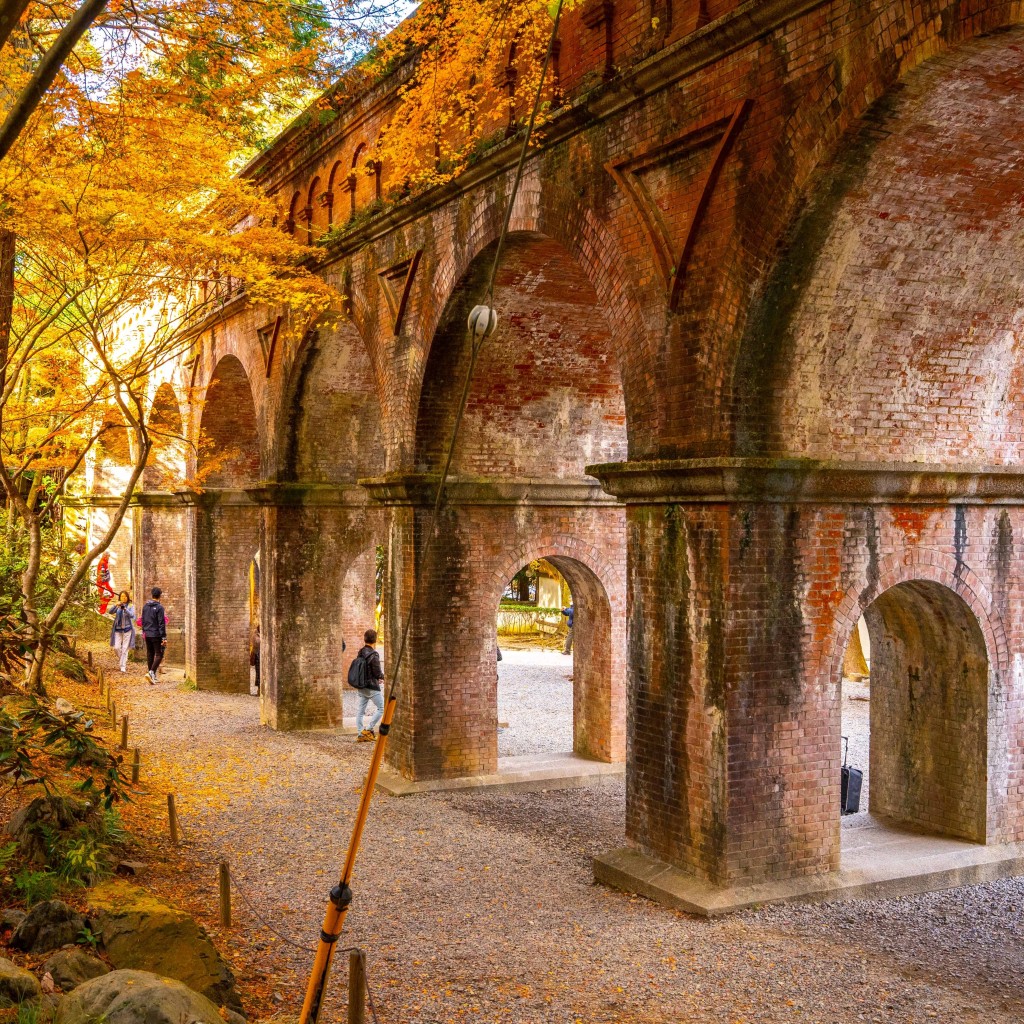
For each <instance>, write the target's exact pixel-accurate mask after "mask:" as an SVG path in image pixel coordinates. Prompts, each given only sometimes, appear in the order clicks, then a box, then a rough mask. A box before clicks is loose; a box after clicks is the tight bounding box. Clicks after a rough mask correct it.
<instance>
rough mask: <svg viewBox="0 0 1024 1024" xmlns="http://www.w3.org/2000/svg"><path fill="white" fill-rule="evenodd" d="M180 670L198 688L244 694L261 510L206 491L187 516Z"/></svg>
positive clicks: (226, 494)
mask: <svg viewBox="0 0 1024 1024" xmlns="http://www.w3.org/2000/svg"><path fill="white" fill-rule="evenodd" d="M187 523H188V526H187V547H188V551H187V558H186V562H185V565H186V573H187V580H188V583H187V601H188V604H187V608H186V622H185V636H186V644H185V671H186V674H187V675H188V677H189V678H190V679H193V680H194V681H195V683H196V685H197V686H198V687H199V688H200V689H203V690H226V691H229V692H232V693H248V692H249V634H250V625H249V621H250V609H249V569H250V564H251V562H252V559H253V557H254V556H255V554H256V552H257V551H258V550H259V545H260V510H259V508H258V507H257V506H255V505H253V504H252V503H251V502H249V501H248V500H247V499H246V498H245V497H244V496H236V495H232V494H230V493H229V492H217V491H207V492H205V493H204V494H203V495H201V496H200V498H199V501H198V503H197V504H195V505H193V506H191V507H190V508H189V510H188V514H187Z"/></svg>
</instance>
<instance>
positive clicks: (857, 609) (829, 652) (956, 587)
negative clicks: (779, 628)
mask: <svg viewBox="0 0 1024 1024" xmlns="http://www.w3.org/2000/svg"><path fill="white" fill-rule="evenodd" d="M915 580H927V581H930V582H933V583H940V584H942V586H944V587H946V588H947V589H949V590H951V591H952V592H953V593H954V594H956V595H957V596H958V597H960V598H961V599H962V600H963V601H964V603H965V604H966V605H967V606H968V608H970V610H971V611H972V612H973V613H974V616H975V618H977V620H978V625H979V627H980V629H981V632H982V635H983V636H984V638H985V646H986V649H987V651H988V658H989V663H990V665H992V667H993V669H994V670H995V671H997V672H999V673H1000V675H1001V676H1002V677H1003V678H1008V673H1009V670H1010V647H1009V642H1008V641H1007V637H1006V629H1005V626H1004V624H1003V621H1002V618H1001V617H1000V615H999V613H998V612H997V611H996V609H995V605H994V602H993V600H992V595H991V593H990V592H989V589H988V587H987V586H986V585H985V581H984V580H983V579H982V578H981V577H980V576H979V575H978V573H977V572H975V571H974V570H973V569H971V568H970V567H969V566H967V565H966V564H965V563H963V562H957V560H956V559H955V558H954V557H952V556H951V555H949V554H947V553H946V552H944V551H941V550H938V549H936V548H928V547H914V548H913V549H911V550H910V551H908V552H906V553H904V554H902V555H890V556H888V557H887V558H885V559H883V562H882V565H881V571H880V574H879V577H878V581H877V583H875V585H874V586H872V587H871V588H870V589H869V590H867V591H866V592H865V590H864V587H863V586H862V585H861V584H857V583H855V584H853V585H852V586H850V588H849V589H848V590H847V591H846V593H845V594H844V595H843V597H842V599H841V600H840V602H839V604H838V606H837V608H836V611H835V615H834V618H833V624H832V628H831V630H830V632H829V634H828V636H827V638H826V640H825V643H824V644H823V646H822V651H823V657H822V660H821V661H820V662H819V666H818V672H817V677H818V678H819V679H822V678H823V673H824V672H827V675H826V676H824V681H827V685H833V684H837V683H838V681H839V680H840V678H841V676H842V671H843V656H844V654H845V653H846V648H847V646H848V644H849V642H850V636H851V635H852V633H853V630H854V629H856V627H857V622H858V621H859V620H860V617H861V616H862V615H863V614H864V611H865V609H866V608H868V606H869V605H871V604H873V603H874V601H875V600H876V599H877V598H879V597H880V596H881V595H882V594H883V593H885V591H887V590H890V589H891V588H892V587H895V586H897V585H898V584H900V583H911V582H914V581H915Z"/></svg>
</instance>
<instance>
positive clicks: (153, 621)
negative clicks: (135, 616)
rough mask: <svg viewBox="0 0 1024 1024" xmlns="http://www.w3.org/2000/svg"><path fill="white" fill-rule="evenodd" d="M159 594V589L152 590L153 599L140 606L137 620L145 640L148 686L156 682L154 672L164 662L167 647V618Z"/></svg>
mask: <svg viewBox="0 0 1024 1024" xmlns="http://www.w3.org/2000/svg"><path fill="white" fill-rule="evenodd" d="M161 593H162V591H161V590H160V588H159V587H154V588H153V590H152V594H153V599H152V600H151V601H147V602H146V603H145V604H144V605H143V606H142V616H141V618H140V619H139V625H140V626H141V627H142V635H143V636H144V637H145V638H146V663H147V665H148V666H149V671H147V672H146V677H147V678H148V679H149V682H150V685H152V684H153V683H155V682H156V671H157V669H158V668H159V667H160V662H161V661H163V660H164V648H165V647H166V646H167V616H166V615H165V614H164V606H163V605H162V604H161V603H160V595H161Z"/></svg>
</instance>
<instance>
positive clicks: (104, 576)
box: [96, 551, 116, 615]
mask: <svg viewBox="0 0 1024 1024" xmlns="http://www.w3.org/2000/svg"><path fill="white" fill-rule="evenodd" d="M96 589H97V590H98V591H99V592H100V615H106V614H107V606H108V605H109V604H110V599H111V598H112V597H114V596H116V595H115V594H114V587H113V585H112V584H111V582H110V555H108V554H107V553H106V552H105V551H104V552H103V554H102V555H101V556H100V561H99V565H97V566H96Z"/></svg>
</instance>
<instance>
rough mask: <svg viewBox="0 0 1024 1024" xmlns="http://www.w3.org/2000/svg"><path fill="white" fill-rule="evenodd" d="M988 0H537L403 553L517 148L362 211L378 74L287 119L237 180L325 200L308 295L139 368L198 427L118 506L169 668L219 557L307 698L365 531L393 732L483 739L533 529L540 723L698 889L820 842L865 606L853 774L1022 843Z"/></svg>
mask: <svg viewBox="0 0 1024 1024" xmlns="http://www.w3.org/2000/svg"><path fill="white" fill-rule="evenodd" d="M655 19H656V20H655ZM1022 21H1024V5H1022V4H1021V3H1005V2H986V0H961V2H955V3H953V2H945V0H927V2H920V0H904V2H881V0H859V2H852V0H824V2H822V0H754V2H749V3H746V4H743V5H742V6H733V5H732V4H730V2H729V0H700V3H699V4H698V3H696V2H694V0H688V2H686V3H680V2H679V0H604V2H600V0H588V2H587V3H586V4H585V5H584V6H582V8H579V9H577V10H576V11H574V12H573V13H572V15H571V16H569V17H568V18H567V20H566V22H565V24H564V25H563V31H562V39H561V48H560V51H559V58H560V68H559V74H560V77H561V85H562V88H563V90H564V96H565V101H564V103H563V105H562V107H561V108H560V109H559V110H558V112H557V114H556V116H555V117H554V119H553V122H552V123H551V124H550V126H549V127H548V129H547V131H546V135H545V141H544V144H543V146H542V147H541V148H539V149H538V150H537V151H536V152H535V153H534V154H533V155H532V157H531V159H530V160H529V161H528V164H527V167H526V173H525V178H524V183H523V187H522V190H521V192H520V194H519V196H518V198H517V201H516V203H515V207H514V211H513V214H512V220H511V225H512V235H511V236H510V243H509V246H508V250H507V252H506V255H505V257H504V259H503V261H502V264H501V268H500V273H499V277H498V287H497V293H496V306H497V308H498V310H499V313H500V316H501V324H500V327H499V332H498V334H497V335H496V336H495V338H494V339H492V341H491V342H490V343H489V346H488V347H487V348H486V349H485V350H484V354H483V355H482V357H481V362H480V364H479V368H478V371H477V374H476V378H475V381H474V384H473V389H472V393H471V395H470V399H469V406H468V412H467V417H466V423H465V428H464V430H463V431H462V435H461V439H460V443H459V446H458V449H457V452H456V457H455V463H454V469H453V471H454V479H453V481H452V483H451V485H450V486H449V488H448V491H447V501H446V504H445V506H444V510H443V514H442V523H441V528H440V532H439V536H438V540H437V543H436V545H435V547H434V548H433V550H432V552H431V553H430V555H429V557H428V558H424V557H423V547H424V536H425V529H426V523H427V521H428V519H429V514H430V503H431V499H432V496H433V491H432V481H433V480H434V479H436V474H437V473H438V472H439V463H440V459H441V452H442V449H443V447H444V444H445V438H446V436H447V434H448V431H449V430H450V427H451V423H452V419H453V416H454V408H455V405H456V403H457V396H458V391H459V377H460V373H461V368H462V367H463V366H464V357H465V354H466V345H467V338H466V331H465V328H464V324H465V319H466V313H467V310H468V309H469V308H470V307H471V306H472V305H473V304H474V303H475V302H477V301H479V300H480V297H481V295H482V290H483V277H484V276H485V273H486V269H487V268H488V267H489V262H488V261H489V259H490V257H491V256H492V255H493V252H494V246H495V240H496V237H497V235H498V232H499V229H500V222H501V218H502V216H503V214H504V210H505V198H506V196H507V195H508V193H509V189H510V185H511V178H512V170H513V165H514V161H515V158H516V156H517V152H518V150H517V146H516V144H515V142H514V141H512V140H510V141H509V142H508V143H507V144H505V145H498V146H496V147H495V148H493V149H491V150H490V151H489V152H487V153H486V154H485V155H484V156H483V158H482V159H480V160H479V161H477V162H476V163H475V164H474V165H473V166H472V167H471V168H470V169H469V170H468V171H466V172H465V173H464V174H463V175H461V176H460V177H459V178H458V179H457V180H456V181H454V182H451V183H449V184H447V185H444V186H440V187H438V188H436V189H434V190H433V191H431V192H429V193H427V194H424V195H422V196H420V197H419V198H416V199H413V200H411V201H408V202H405V203H404V204H399V205H398V206H392V207H389V208H383V209H377V208H375V207H374V208H371V210H370V212H369V213H368V214H366V215H360V214H361V212H363V211H365V207H366V206H367V204H369V203H371V202H372V200H373V198H374V195H373V193H374V188H375V182H374V178H373V177H372V176H371V175H365V174H364V175H358V176H357V175H352V174H351V173H350V169H351V168H353V167H355V166H357V165H359V166H362V165H361V164H360V161H363V160H365V158H366V154H367V152H368V149H367V147H369V151H370V152H372V146H373V142H374V139H375V138H376V134H377V133H378V132H379V129H380V124H381V121H382V118H384V117H385V116H386V115H387V111H388V110H389V109H390V106H391V104H392V103H394V102H395V97H394V85H393V83H391V84H389V82H388V80H385V81H384V82H382V83H379V84H377V85H376V86H373V87H370V88H368V89H367V91H365V92H363V93H362V94H360V95H359V96H357V97H355V98H354V99H352V100H351V101H350V102H349V105H348V107H347V108H346V109H345V110H344V111H343V112H342V116H341V117H339V118H338V119H336V120H335V121H334V122H333V123H331V124H330V125H327V126H321V127H317V128H312V127H304V128H303V127H296V128H293V129H292V130H290V131H289V132H287V133H286V134H285V135H284V136H282V137H281V138H280V139H279V140H278V141H277V143H275V145H274V146H273V147H272V148H271V149H270V150H269V151H268V152H267V153H265V154H264V155H263V156H262V157H261V158H260V159H259V160H258V161H257V162H256V163H255V164H254V165H253V167H252V168H251V173H252V174H254V175H255V176H256V178H257V179H258V180H259V181H260V182H261V183H263V184H264V185H265V187H266V188H267V189H268V190H270V191H272V192H276V193H279V194H281V195H282V196H284V197H286V199H287V197H288V196H290V195H292V196H294V198H293V199H292V202H291V210H292V217H291V221H290V223H289V225H288V227H289V228H290V229H291V230H297V231H306V232H308V233H309V235H310V237H317V236H318V235H319V233H320V232H321V231H322V230H323V229H324V228H325V227H326V226H327V225H328V223H332V224H335V225H342V226H343V225H344V223H346V222H347V223H348V225H349V226H348V228H347V230H343V231H340V232H338V231H336V232H334V233H333V236H334V237H335V238H336V241H335V242H333V243H332V248H331V249H330V252H329V256H328V258H327V259H326V260H325V261H324V263H323V264H322V273H323V275H324V276H325V277H326V278H327V279H329V280H330V281H332V282H333V283H334V284H335V285H336V286H337V287H338V289H339V290H340V291H341V292H342V293H343V294H344V295H345V296H346V301H347V304H348V307H349V312H350V317H349V318H345V319H339V320H338V321H337V322H334V323H332V324H331V325H330V326H327V327H324V328H322V329H320V330H319V331H318V332H316V333H314V334H313V335H311V336H307V338H306V339H305V341H304V342H303V343H302V344H284V345H280V346H278V345H275V343H274V339H273V330H272V325H273V315H272V312H268V311H267V310H265V309H263V310H260V309H255V308H252V307H251V306H248V305H247V304H246V303H245V300H244V298H242V297H236V298H232V299H231V300H230V301H228V302H227V303H226V304H225V306H224V308H223V311H222V314H221V315H220V317H219V319H218V321H217V322H216V323H215V324H213V325H211V326H210V327H209V329H208V330H207V331H206V332H205V334H204V335H203V338H202V346H201V350H200V354H199V356H198V358H197V360H196V361H195V362H194V363H191V364H190V365H189V366H187V367H182V368H180V370H179V371H178V372H177V374H176V376H175V378H174V380H173V381H170V382H167V383H165V384H164V385H162V387H161V390H160V391H159V392H158V393H157V394H156V395H155V398H154V412H153V415H154V417H156V418H162V421H163V422H165V423H175V422H177V420H178V419H179V417H180V419H181V421H182V422H183V423H184V424H185V427H184V429H185V432H186V434H191V435H192V436H198V433H199V430H200V428H202V431H203V432H204V433H205V435H206V436H207V437H208V438H209V439H210V441H211V443H212V444H211V446H210V447H208V448H204V449H203V450H202V451H201V452H200V455H199V460H200V462H202V461H203V460H204V459H210V458H211V456H210V454H209V453H210V452H212V453H213V456H212V458H213V459H214V460H215V461H212V462H209V464H208V465H207V466H206V467H205V468H206V469H207V470H208V474H209V475H208V478H207V481H206V487H205V489H204V490H202V491H201V492H200V493H197V494H189V495H183V494H177V495H171V494H168V493H166V492H165V491H163V490H162V488H161V479H160V477H161V469H160V466H159V465H156V466H154V467H153V469H152V470H151V471H150V473H149V474H148V475H147V480H146V485H147V493H146V494H144V495H141V496H140V497H139V500H138V505H137V507H136V509H135V512H134V521H133V523H132V529H133V550H134V554H133V556H132V557H133V559H134V565H133V568H134V573H133V576H134V582H135V585H136V590H137V591H139V592H141V589H142V588H148V587H149V586H150V585H151V584H152V583H153V582H155V581H159V582H160V583H161V584H162V585H163V587H164V588H165V591H166V592H167V594H168V596H169V599H170V603H171V605H172V608H173V609H174V613H175V615H176V616H178V620H179V621H181V619H183V620H184V624H185V632H186V661H187V668H188V672H189V674H190V675H191V676H192V677H194V678H195V680H196V681H197V683H198V685H199V686H200V687H211V688H224V689H229V690H244V689H246V687H247V683H248V660H247V654H248V652H247V636H248V616H249V606H248V600H247V598H248V587H249V580H250V564H251V561H252V559H253V557H254V555H255V554H256V553H257V552H259V553H260V555H259V559H260V574H259V587H260V602H261V621H262V637H263V674H264V681H265V687H264V693H263V695H262V698H261V700H262V713H263V717H264V720H265V722H266V723H267V724H269V725H270V726H271V727H273V728H277V729H301V728H308V727H317V726H327V725H331V724H337V722H338V719H339V715H340V702H339V694H340V690H341V687H342V681H343V674H344V671H345V659H343V658H341V656H340V643H339V639H340V636H341V635H344V637H345V638H346V640H347V642H348V644H349V647H350V649H352V647H353V645H355V644H356V643H357V642H358V638H359V635H360V633H361V631H362V629H363V628H364V626H365V625H366V624H367V623H369V622H372V616H373V607H374V603H375V598H374V561H375V551H376V549H377V547H378V546H383V547H384V548H385V549H386V551H387V557H388V561H387V565H388V569H387V578H386V588H385V589H386V600H385V618H386V627H385V641H386V644H387V646H388V648H389V649H391V650H393V649H394V648H395V643H396V634H397V630H398V622H399V620H400V617H402V616H404V615H405V614H406V613H407V612H408V611H409V604H410V595H411V593H412V585H413V578H414V576H418V577H419V579H420V581H421V584H420V590H419V598H418V604H417V607H416V609H415V616H414V619H413V629H412V635H411V640H410V649H409V654H408V661H407V663H406V665H405V667H404V669H403V676H404V678H403V680H402V691H401V692H402V697H401V704H400V708H399V712H398V715H397V719H396V727H395V729H394V731H393V734H392V736H393V739H392V742H391V744H390V747H389V758H390V760H391V763H392V765H393V766H394V767H395V768H397V769H398V770H400V771H401V772H402V773H404V774H405V775H406V776H408V777H410V778H415V779H426V778H431V777H437V776H456V775H463V774H472V773H480V772H488V771H494V770H495V768H496V764H497V745H496V729H495V726H496V720H497V710H496V693H495V685H496V684H495V673H494V659H495V635H494V612H495V607H496V604H497V601H498V599H499V596H500V594H501V592H502V590H503V588H504V586H505V584H506V582H507V580H508V579H509V578H510V576H511V575H512V574H513V573H515V572H516V571H517V570H518V569H519V568H520V567H521V566H522V565H523V564H524V563H525V562H527V561H529V560H531V559H534V558H538V557H542V556H543V557H546V558H550V559H551V560H552V561H553V562H554V563H555V564H557V565H558V566H559V567H560V569H561V570H562V571H563V573H564V575H565V576H566V578H567V579H568V581H569V583H570V585H571V587H572V588H573V591H574V594H575V599H576V602H577V605H578V606H579V607H580V608H581V609H582V612H581V621H580V624H579V629H578V638H577V642H578V653H577V658H576V678H575V683H574V686H575V701H574V712H575V713H574V732H575V744H576V749H577V751H579V752H581V753H583V754H586V755H588V756H590V757H594V758H598V759H604V760H622V759H625V761H626V764H627V775H626V778H627V783H626V785H627V821H626V831H627V835H628V838H629V839H630V841H631V842H632V843H633V844H635V845H636V846H638V847H640V848H641V849H643V850H644V851H646V852H647V853H648V854H650V855H652V856H655V857H657V858H660V859H661V860H663V861H667V862H670V863H672V864H674V865H676V866H678V867H680V868H682V869H683V870H684V871H686V872H689V873H690V874H692V875H696V876H697V877H699V878H702V879H704V880H706V881H708V882H710V883H712V884H717V885H727V884H740V883H747V882H757V881H761V880H768V879H779V878H795V877H797V876H806V875H814V874H819V873H824V872H828V871H831V870H834V869H836V868H837V867H838V865H839V849H840V843H839V838H840V834H839V817H838V813H837V807H838V787H839V765H840V678H841V665H842V660H843V654H844V649H845V646H846V643H847V640H848V639H849V636H850V633H851V630H852V629H853V628H854V626H855V623H856V622H857V620H858V618H859V617H860V616H861V615H862V614H864V615H865V616H866V618H867V621H868V626H869V630H870V633H871V639H872V641H873V643H872V651H873V653H874V659H873V675H872V690H873V700H872V717H873V723H872V724H873V730H872V755H871V756H872V767H873V768H877V771H876V772H875V773H874V774H873V779H874V783H873V785H872V794H871V799H872V809H873V810H874V811H877V812H879V813H881V814H884V815H886V816H888V817H889V818H890V819H894V820H895V821H897V822H903V823H906V824H908V825H911V826H914V827H917V828H923V829H925V830H928V831H932V832H936V833H940V834H945V835H951V836H958V837H963V838H967V839H971V840H975V841H979V842H985V843H990V844H991V843H1004V842H1009V841H1018V840H1021V839H1024V806H1022V804H1024V722H1022V694H1024V690H1022V688H1024V600H1022V599H1024V586H1022V577H1021V572H1020V564H1021V563H1020V557H1021V546H1022V545H1024V510H1022V508H1021V503H1022V501H1024V484H1022V482H1021V481H1022V477H1021V475H1020V473H1019V471H1018V466H1019V464H1020V463H1021V461H1022V459H1024V360H1022V332H1024V312H1022V310H1024V277H1022V274H1021V271H1020V252H1021V251H1022V243H1024V221H1022V219H1021V216H1020V211H1021V204H1022V200H1024V185H1022V184H1021V182H1022V181H1024V177H1022V172H1024V121H1022V120H1021V118H1020V115H1019V111H1020V102H1021V96H1022V95H1024V26H1020V27H1018V26H1019V23H1021V22H1022ZM372 166H373V165H372V164H371V167H372ZM378 171H379V168H378ZM383 174H384V176H385V178H386V174H387V168H386V167H385V168H384V169H383ZM378 181H379V173H378ZM376 187H379V185H378V186H376ZM353 211H354V212H355V213H356V216H355V217H354V218H353V219H351V220H350V221H349V220H348V218H349V215H350V214H351V213H352V212H353ZM186 393H192V394H198V395H199V396H200V397H202V399H203V400H202V401H199V402H196V403H195V404H194V405H193V406H192V407H189V406H188V405H187V404H186V400H185V395H186ZM225 452H227V453H228V454H227V455H225V454H224V453H225ZM204 453H206V454H204ZM216 460H219V461H216ZM182 566H184V575H183V574H182Z"/></svg>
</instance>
